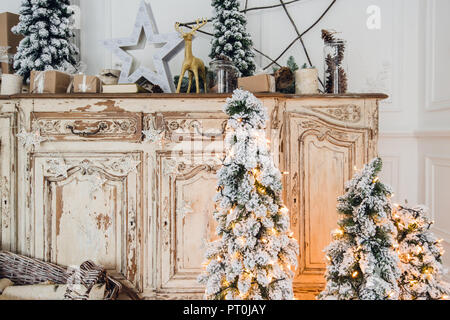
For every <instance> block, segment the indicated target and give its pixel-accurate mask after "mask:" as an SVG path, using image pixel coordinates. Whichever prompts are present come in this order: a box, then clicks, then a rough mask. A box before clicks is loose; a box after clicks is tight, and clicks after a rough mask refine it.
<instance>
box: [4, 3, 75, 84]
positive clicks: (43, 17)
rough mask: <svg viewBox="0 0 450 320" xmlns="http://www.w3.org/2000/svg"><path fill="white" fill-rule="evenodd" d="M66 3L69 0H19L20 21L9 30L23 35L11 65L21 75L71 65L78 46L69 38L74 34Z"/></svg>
mask: <svg viewBox="0 0 450 320" xmlns="http://www.w3.org/2000/svg"><path fill="white" fill-rule="evenodd" d="M69 5H70V1H69V0H22V4H21V7H20V10H19V13H20V22H19V24H18V25H17V26H15V27H13V28H12V31H13V32H14V33H16V34H22V35H23V36H24V39H23V40H22V41H21V42H20V44H19V47H18V49H17V53H16V55H15V56H14V69H15V70H16V71H17V73H18V74H20V75H21V76H23V77H24V78H25V79H28V78H29V77H30V72H31V71H32V70H37V71H43V70H52V69H54V70H61V71H65V70H69V69H72V70H73V69H74V68H75V65H76V60H75V57H76V55H77V54H78V48H77V47H76V46H75V45H74V44H73V43H71V42H70V39H71V38H72V37H73V36H74V34H73V32H72V30H71V29H70V20H69V18H70V17H71V16H72V15H73V11H72V10H71V9H70V8H69Z"/></svg>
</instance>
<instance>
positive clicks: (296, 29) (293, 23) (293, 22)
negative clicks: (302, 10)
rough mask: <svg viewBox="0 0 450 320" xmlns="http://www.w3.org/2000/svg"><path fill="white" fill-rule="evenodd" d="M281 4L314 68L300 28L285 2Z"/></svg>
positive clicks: (310, 64) (281, 0)
mask: <svg viewBox="0 0 450 320" xmlns="http://www.w3.org/2000/svg"><path fill="white" fill-rule="evenodd" d="M280 3H281V5H282V6H283V10H284V12H286V15H287V16H288V18H289V20H290V21H291V23H292V26H293V27H294V30H295V32H296V33H297V39H298V40H300V44H301V45H302V47H303V51H304V52H305V55H306V59H307V60H308V63H309V66H310V67H312V66H313V64H312V61H311V58H310V57H309V53H308V50H307V49H306V46H305V43H304V42H303V38H302V35H301V34H300V31H298V28H297V25H296V24H295V21H294V19H292V17H291V15H290V14H289V11H288V9H287V8H286V4H285V3H284V2H283V0H280ZM318 80H319V82H320V84H321V85H322V88H325V86H324V85H323V82H322V80H320V78H318Z"/></svg>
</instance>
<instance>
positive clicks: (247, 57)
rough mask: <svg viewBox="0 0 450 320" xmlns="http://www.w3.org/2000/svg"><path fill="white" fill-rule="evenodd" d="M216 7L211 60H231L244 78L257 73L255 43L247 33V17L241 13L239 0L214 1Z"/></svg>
mask: <svg viewBox="0 0 450 320" xmlns="http://www.w3.org/2000/svg"><path fill="white" fill-rule="evenodd" d="M212 6H213V7H214V19H213V25H214V38H213V40H212V48H211V54H210V55H209V56H210V58H211V59H216V58H217V57H220V56H225V57H228V58H230V59H231V60H232V61H233V63H234V65H235V66H236V67H237V68H238V69H239V71H240V72H241V74H242V76H244V77H245V76H251V75H253V73H254V72H255V69H256V66H255V61H254V56H255V54H254V53H253V51H252V46H253V41H252V39H251V36H250V34H249V33H248V32H247V31H246V24H247V17H246V16H245V14H243V13H241V12H240V11H239V1H238V0H226V1H223V0H212Z"/></svg>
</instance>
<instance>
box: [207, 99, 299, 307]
mask: <svg viewBox="0 0 450 320" xmlns="http://www.w3.org/2000/svg"><path fill="white" fill-rule="evenodd" d="M224 111H225V112H226V113H227V114H228V116H229V120H228V126H227V136H226V138H225V150H226V157H225V159H224V161H223V166H222V168H221V169H220V170H219V172H218V180H219V181H218V189H217V191H218V193H217V195H216V199H215V200H216V210H215V212H214V218H215V219H216V221H217V222H218V227H217V233H218V235H219V236H220V237H221V238H220V239H219V240H217V241H214V242H211V243H210V244H209V245H208V248H207V251H206V259H207V262H206V263H205V265H206V270H205V271H204V272H203V273H202V274H201V275H200V277H199V281H200V282H201V283H202V284H205V285H206V292H205V298H207V299H220V300H224V299H226V300H261V299H264V300H286V299H293V288H292V279H293V276H294V272H293V270H294V268H296V266H297V255H298V244H297V241H296V240H295V239H294V238H292V235H293V233H291V232H290V231H289V225H290V222H289V213H288V209H287V208H286V207H285V206H284V205H283V203H282V200H281V190H282V184H281V173H280V171H279V170H278V169H277V168H276V167H275V165H274V162H273V160H272V156H271V154H270V150H269V148H268V142H267V139H266V135H265V130H264V129H265V126H266V121H267V111H266V109H265V108H264V107H263V106H262V104H261V102H260V101H259V100H258V99H256V98H255V96H254V95H253V94H251V93H249V92H247V91H243V90H235V91H234V93H233V96H232V98H229V99H228V100H227V104H226V106H225V109H224Z"/></svg>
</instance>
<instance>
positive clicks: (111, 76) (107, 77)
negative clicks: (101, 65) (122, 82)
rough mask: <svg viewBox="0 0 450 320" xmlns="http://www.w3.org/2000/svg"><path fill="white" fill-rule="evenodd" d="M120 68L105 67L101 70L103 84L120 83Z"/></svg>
mask: <svg viewBox="0 0 450 320" xmlns="http://www.w3.org/2000/svg"><path fill="white" fill-rule="evenodd" d="M120 72H121V71H120V70H116V69H103V70H102V71H101V72H100V76H99V78H100V80H101V81H102V83H103V84H106V85H114V84H118V83H119V77H120Z"/></svg>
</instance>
